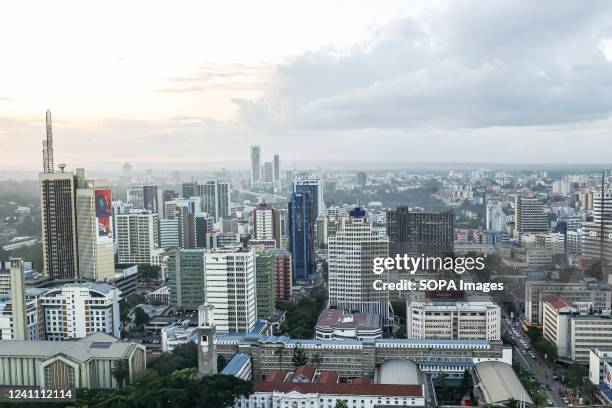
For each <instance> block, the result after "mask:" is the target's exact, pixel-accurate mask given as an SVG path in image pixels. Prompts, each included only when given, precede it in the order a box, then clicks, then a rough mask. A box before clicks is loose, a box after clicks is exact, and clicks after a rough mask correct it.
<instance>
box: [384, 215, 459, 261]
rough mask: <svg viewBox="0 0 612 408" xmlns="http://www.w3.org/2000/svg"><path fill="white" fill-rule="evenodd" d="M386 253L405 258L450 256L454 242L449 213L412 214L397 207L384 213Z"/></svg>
mask: <svg viewBox="0 0 612 408" xmlns="http://www.w3.org/2000/svg"><path fill="white" fill-rule="evenodd" d="M387 235H388V236H389V254H390V255H391V256H395V255H397V254H401V255H403V254H408V255H409V256H421V255H425V256H430V257H445V256H452V254H453V247H454V245H453V244H454V242H455V231H454V217H453V212H452V211H446V212H440V213H433V212H421V211H412V210H411V209H410V208H409V207H405V206H400V207H397V209H395V210H391V211H389V212H387Z"/></svg>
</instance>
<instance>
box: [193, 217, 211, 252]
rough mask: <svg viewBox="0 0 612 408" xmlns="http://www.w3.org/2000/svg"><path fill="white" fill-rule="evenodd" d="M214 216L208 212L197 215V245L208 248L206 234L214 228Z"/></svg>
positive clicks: (197, 246)
mask: <svg viewBox="0 0 612 408" xmlns="http://www.w3.org/2000/svg"><path fill="white" fill-rule="evenodd" d="M214 222H215V221H214V220H213V218H212V217H211V216H210V215H208V214H206V213H197V214H196V215H195V247H196V248H206V234H209V233H211V232H212V230H213V224H214Z"/></svg>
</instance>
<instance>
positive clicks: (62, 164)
mask: <svg viewBox="0 0 612 408" xmlns="http://www.w3.org/2000/svg"><path fill="white" fill-rule="evenodd" d="M57 167H59V169H60V171H61V172H62V173H63V172H64V169H65V168H66V163H60V164H58V165H57Z"/></svg>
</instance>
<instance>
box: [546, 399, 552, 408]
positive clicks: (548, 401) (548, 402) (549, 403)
mask: <svg viewBox="0 0 612 408" xmlns="http://www.w3.org/2000/svg"><path fill="white" fill-rule="evenodd" d="M546 405H548V406H549V407H552V405H553V402H552V400H551V399H547V400H546Z"/></svg>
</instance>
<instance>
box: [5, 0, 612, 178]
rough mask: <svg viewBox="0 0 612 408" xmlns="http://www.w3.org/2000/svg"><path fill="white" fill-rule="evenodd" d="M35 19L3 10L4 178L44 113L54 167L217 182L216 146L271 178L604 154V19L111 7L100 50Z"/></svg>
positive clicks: (548, 9) (38, 131)
mask: <svg viewBox="0 0 612 408" xmlns="http://www.w3.org/2000/svg"><path fill="white" fill-rule="evenodd" d="M111 6H112V5H111ZM43 7H45V8H46V7H47V6H43ZM48 7H49V9H47V10H43V11H46V12H48V14H49V15H51V16H57V17H58V18H59V20H55V19H53V18H50V19H44V20H41V19H42V17H41V18H40V19H39V18H35V19H33V20H32V21H31V23H32V24H36V26H35V29H33V30H32V31H31V32H30V33H28V34H27V35H26V34H25V33H23V29H22V28H20V27H17V26H14V24H15V22H17V21H20V18H19V17H23V16H24V15H25V14H26V13H27V11H28V10H26V9H27V4H26V5H25V6H24V5H21V4H20V5H10V6H4V8H6V10H5V11H6V12H5V13H3V14H4V15H6V16H9V18H7V19H6V20H7V21H6V24H3V25H2V28H0V34H4V35H3V37H5V38H14V40H13V41H11V42H8V44H7V46H8V50H7V53H6V55H9V56H11V57H13V58H15V59H17V58H19V61H20V64H19V67H17V66H14V65H11V64H7V65H6V66H5V69H6V70H7V75H5V76H3V79H1V80H0V89H2V93H1V94H0V112H1V113H0V143H1V144H2V145H3V150H4V151H5V158H6V159H5V161H4V162H3V168H7V169H21V170H23V169H36V168H37V167H38V166H37V164H38V157H37V156H38V155H36V154H33V152H35V151H36V152H37V151H39V150H40V139H41V137H42V135H44V126H43V125H42V124H41V122H42V120H41V117H42V115H43V112H44V111H45V110H46V109H47V108H50V109H51V110H52V111H53V112H54V133H55V145H56V149H57V150H58V151H61V152H62V155H58V157H56V158H55V159H56V160H55V161H56V163H61V162H66V163H68V164H69V165H70V166H71V167H76V166H86V165H88V164H90V163H99V164H106V163H121V162H124V161H130V162H132V163H143V164H144V163H160V165H164V164H165V163H167V164H170V163H177V162H178V163H183V164H185V163H187V164H191V163H193V164H197V163H202V162H205V163H219V166H220V167H223V164H222V163H225V162H229V163H231V162H242V161H244V162H246V161H248V156H245V155H244V153H243V152H242V151H240V152H238V151H236V150H235V149H231V147H232V146H235V145H236V144H253V143H256V144H258V145H260V146H261V147H262V151H263V152H267V153H270V154H273V153H274V154H276V153H278V154H280V155H281V157H285V158H286V161H285V164H289V163H291V162H292V161H298V162H299V161H313V162H331V163H333V162H335V161H347V160H352V161H360V160H363V159H371V156H370V154H369V153H370V151H371V149H373V148H376V149H377V150H376V151H377V152H378V154H380V156H379V157H385V159H387V160H389V161H395V162H411V161H413V160H414V158H418V160H419V161H420V162H425V163H428V162H455V161H457V160H458V159H460V160H459V161H461V162H467V163H470V162H472V163H473V162H485V163H487V162H488V163H560V162H569V163H589V162H590V163H593V162H601V163H605V162H607V160H608V157H609V156H610V154H611V153H612V151H610V148H609V147H608V145H607V144H605V143H604V142H605V141H606V138H607V136H608V134H609V131H610V119H609V114H610V110H611V109H612V98H610V97H609V96H608V94H609V92H607V91H606V89H607V87H608V84H610V83H611V82H612V74H610V72H612V71H611V70H610V69H609V67H610V59H611V57H612V46H611V45H612V40H611V39H612V27H611V26H610V24H609V21H610V20H611V19H610V18H609V17H610V14H611V13H612V5H610V4H609V3H606V2H599V1H596V2H589V3H588V4H586V5H585V4H584V3H583V2H574V1H570V2H565V3H564V4H563V5H562V6H559V5H556V4H555V7H553V2H544V3H542V2H539V3H537V4H533V3H529V2H499V3H496V4H495V5H494V6H490V7H489V6H486V7H484V6H480V5H477V2H469V1H466V2H447V1H437V2H411V3H410V5H404V4H402V3H401V2H395V1H390V2H385V3H383V4H382V5H380V6H379V5H378V4H376V3H375V2H366V3H363V4H362V5H360V6H355V5H353V4H350V5H349V4H348V3H337V4H334V5H326V6H325V8H323V6H322V4H316V3H315V4H309V5H308V6H307V7H306V6H300V7H297V8H296V9H294V8H292V7H290V6H289V5H283V4H281V3H275V4H273V5H270V6H269V7H270V9H271V10H274V12H273V13H266V12H265V11H266V8H264V7H263V6H261V5H258V4H253V5H250V6H248V7H245V6H241V5H240V4H238V3H230V4H227V5H223V6H220V5H212V4H210V3H202V4H193V3H189V4H186V5H185V6H184V8H181V9H175V10H167V9H165V8H161V7H159V6H157V5H155V4H152V5H150V7H149V9H148V12H149V14H150V19H149V20H147V21H143V20H139V22H140V23H141V25H140V26H139V29H138V30H134V29H133V28H134V27H133V25H132V24H131V22H132V19H135V18H136V12H137V11H138V7H137V6H133V7H128V8H126V9H122V13H123V14H122V16H121V18H119V19H118V20H117V19H115V20H113V17H114V15H113V14H112V10H113V7H109V8H107V9H105V10H97V12H98V13H102V15H103V16H104V15H105V16H106V17H108V19H109V20H113V21H115V22H116V29H115V30H114V31H113V32H111V33H109V32H107V30H104V29H103V27H100V26H99V24H102V22H103V21H106V20H105V19H104V18H100V19H99V20H96V21H95V22H92V18H91V15H90V14H89V10H87V9H86V8H85V7H84V6H82V5H78V4H77V3H66V4H63V5H53V6H51V5H49V6H48ZM323 10H324V11H325V13H324V14H325V18H323V19H322V21H321V22H319V21H318V23H317V30H311V29H309V27H310V26H309V24H308V22H309V21H313V20H314V19H315V18H319V17H321V16H320V14H322V11H323ZM67 11H71V12H67ZM347 11H350V13H351V19H346V18H343V17H344V16H345V15H346V13H347ZM40 14H41V15H46V13H45V12H41V13H40ZM61 14H65V15H67V16H71V21H70V22H69V23H67V24H65V25H63V24H61V23H62V22H64V20H63V19H65V18H66V17H60V15H61ZM178 14H180V17H181V18H189V20H188V21H187V22H186V23H185V24H182V25H181V27H180V29H177V30H176V32H174V33H172V30H160V31H159V32H158V31H157V28H158V27H162V26H165V25H166V23H168V24H170V23H172V22H173V21H174V20H173V18H178ZM73 15H75V16H77V17H81V19H72V16H73ZM191 15H193V17H190V16H191ZM468 16H469V18H468ZM10 17H15V18H10ZM198 18H202V19H203V20H202V22H199V21H198V20H197V19H198ZM570 20H572V21H573V22H572V23H571V24H568V23H567V22H568V21H570ZM58 22H59V23H60V24H58ZM104 24H105V23H104ZM171 26H172V25H171ZM105 27H106V26H105ZM263 27H265V28H263ZM75 29H78V30H79V32H80V33H81V34H82V35H81V36H79V37H80V38H78V39H73V35H72V33H73V30H75ZM96 29H99V31H96ZM5 31H6V32H5ZM162 31H163V32H162ZM43 32H44V33H45V35H48V36H49V38H48V39H47V41H48V43H49V44H50V45H49V46H47V47H43V49H40V48H39V44H40V38H39V34H41V33H43ZM281 32H282V34H283V35H282V36H281V35H279V33H281ZM9 33H12V34H14V33H22V34H23V35H17V36H15V35H13V36H11V37H9V35H8V34H9ZM485 33H491V34H487V35H484V34H485ZM160 36H164V37H163V38H160ZM217 38H222V39H223V41H215V40H211V39H217ZM149 40H150V41H149ZM200 49H201V50H202V51H194V50H200ZM203 55H204V56H203ZM41 60H45V61H50V63H48V64H44V65H41V64H39V63H37V62H38V61H41ZM24 66H25V67H27V69H25V70H24V68H23V67H24ZM118 95H121V97H118ZM595 145H596V146H598V148H597V149H593V146H595ZM109 146H118V148H116V149H112V151H111V150H110V149H109ZM119 146H121V147H120V148H119ZM321 146H325V149H321V148H320V147H321ZM441 147H443V148H441ZM267 153H266V154H267Z"/></svg>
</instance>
